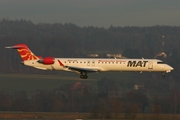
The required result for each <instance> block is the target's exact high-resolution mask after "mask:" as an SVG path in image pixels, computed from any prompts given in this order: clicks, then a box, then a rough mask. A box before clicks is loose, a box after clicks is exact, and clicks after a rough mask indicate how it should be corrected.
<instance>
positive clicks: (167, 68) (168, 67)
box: [165, 65, 174, 73]
mask: <svg viewBox="0 0 180 120" xmlns="http://www.w3.org/2000/svg"><path fill="white" fill-rule="evenodd" d="M165 68H166V72H167V73H168V72H171V70H174V68H173V67H171V66H169V65H167V66H166V67H165Z"/></svg>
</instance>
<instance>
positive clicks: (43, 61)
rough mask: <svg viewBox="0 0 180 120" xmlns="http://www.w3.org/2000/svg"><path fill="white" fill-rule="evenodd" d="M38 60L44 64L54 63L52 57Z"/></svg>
mask: <svg viewBox="0 0 180 120" xmlns="http://www.w3.org/2000/svg"><path fill="white" fill-rule="evenodd" d="M38 62H39V63H42V64H45V65H51V64H54V58H53V57H45V58H42V59H40V60H38Z"/></svg>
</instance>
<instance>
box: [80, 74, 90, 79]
mask: <svg viewBox="0 0 180 120" xmlns="http://www.w3.org/2000/svg"><path fill="white" fill-rule="evenodd" d="M80 78H81V79H87V78H88V76H87V75H80Z"/></svg>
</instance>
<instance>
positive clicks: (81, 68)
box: [58, 60, 101, 73]
mask: <svg viewBox="0 0 180 120" xmlns="http://www.w3.org/2000/svg"><path fill="white" fill-rule="evenodd" d="M58 62H59V64H60V66H62V67H63V68H66V69H68V70H71V71H74V72H77V73H81V72H83V71H85V72H99V71H101V69H98V68H85V67H74V66H65V65H64V64H63V63H62V62H61V61H60V60H58Z"/></svg>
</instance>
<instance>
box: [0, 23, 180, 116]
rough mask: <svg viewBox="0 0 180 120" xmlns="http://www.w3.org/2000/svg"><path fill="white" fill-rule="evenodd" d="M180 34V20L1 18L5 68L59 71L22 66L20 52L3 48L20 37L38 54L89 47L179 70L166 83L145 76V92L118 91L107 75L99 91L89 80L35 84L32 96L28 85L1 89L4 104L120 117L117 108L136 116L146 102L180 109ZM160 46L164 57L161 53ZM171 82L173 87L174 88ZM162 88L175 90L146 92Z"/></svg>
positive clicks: (153, 107) (154, 107) (0, 61)
mask: <svg viewBox="0 0 180 120" xmlns="http://www.w3.org/2000/svg"><path fill="white" fill-rule="evenodd" d="M162 36H164V37H162ZM179 40H180V26H158V25H157V26H151V27H128V26H127V27H114V26H110V27H109V28H107V29H106V28H98V27H93V26H87V27H78V26H76V25H74V24H71V23H68V24H60V23H54V24H47V23H39V24H34V23H32V22H31V21H27V20H23V19H21V20H7V19H2V20H1V21H0V55H1V58H0V66H1V67H0V71H1V73H29V74H31V73H32V74H34V73H38V74H57V72H51V71H50V72H48V71H41V70H37V69H34V68H30V67H24V66H22V65H21V64H20V61H21V58H20V57H19V55H18V53H17V52H16V51H15V50H8V49H5V48H4V47H5V46H11V45H14V44H17V43H25V44H27V45H28V46H29V48H30V49H31V50H32V51H33V53H35V54H36V55H37V56H43V57H47V56H53V57H87V54H89V53H97V54H105V53H120V54H122V55H123V56H125V57H128V58H142V57H143V58H158V59H162V60H163V61H165V62H166V63H168V64H170V65H171V66H173V67H174V69H175V70H174V71H172V72H171V73H170V74H169V76H168V77H166V78H165V79H166V80H167V79H168V80H170V81H168V82H166V83H165V82H162V81H160V80H161V79H160V77H158V76H159V74H158V75H157V74H153V75H150V78H153V79H152V81H150V80H149V81H148V80H146V81H145V82H144V84H145V85H147V86H146V89H147V91H145V92H147V94H144V93H143V92H142V91H130V92H127V93H124V94H122V95H118V90H119V86H117V84H116V83H114V82H113V80H108V79H105V78H103V79H102V80H100V81H98V83H97V86H98V91H94V90H93V89H92V88H91V86H88V85H85V86H84V85H83V87H82V86H81V85H80V86H81V87H75V88H74V87H73V85H70V84H66V85H63V86H60V87H59V88H56V89H54V90H52V91H42V90H37V91H36V93H34V94H33V95H31V96H29V95H28V94H27V93H26V91H21V92H18V93H15V94H13V95H12V94H8V93H6V92H5V91H4V92H3V91H1V92H0V110H1V111H41V112H43V111H45V112H47V111H58V112H91V113H92V116H91V117H92V118H111V117H112V116H113V117H118V114H119V113H127V116H129V114H131V113H134V114H133V117H135V114H136V113H137V112H140V113H143V112H147V111H146V109H147V107H148V109H149V110H148V112H151V113H180V103H179V101H180V95H179V92H178V90H177V91H176V90H175V88H177V86H178V85H179V77H180V74H179V69H180V62H179V59H180V47H179V46H180V41H179ZM163 41H164V44H162V42H163ZM162 52H164V53H165V54H166V57H164V56H159V54H160V53H162ZM145 75H147V74H145ZM142 76H143V75H142ZM146 78H147V77H146ZM133 79H136V77H134V78H133ZM131 84H133V81H131ZM176 85H177V86H176ZM129 86H131V85H129ZM171 86H172V87H171ZM126 87H127V86H126ZM167 88H170V92H169V91H168V90H169V89H167ZM159 89H160V90H161V91H163V92H164V93H167V92H168V93H171V95H168V96H165V95H162V96H152V95H148V92H149V93H153V92H154V93H157V92H158V90H159ZM97 113H99V114H97Z"/></svg>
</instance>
